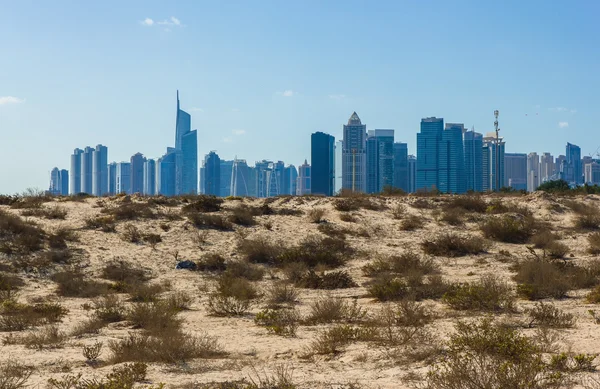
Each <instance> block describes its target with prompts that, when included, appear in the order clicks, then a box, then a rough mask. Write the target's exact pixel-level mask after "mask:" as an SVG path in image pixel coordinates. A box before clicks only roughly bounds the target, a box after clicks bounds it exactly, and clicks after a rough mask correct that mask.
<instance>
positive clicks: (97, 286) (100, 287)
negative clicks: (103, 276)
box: [51, 270, 110, 297]
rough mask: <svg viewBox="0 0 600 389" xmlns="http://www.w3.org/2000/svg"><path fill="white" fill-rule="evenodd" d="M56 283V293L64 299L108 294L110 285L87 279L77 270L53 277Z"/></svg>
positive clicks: (66, 271) (56, 274)
mask: <svg viewBox="0 0 600 389" xmlns="http://www.w3.org/2000/svg"><path fill="white" fill-rule="evenodd" d="M51 279H52V281H54V282H56V283H57V284H58V285H57V290H56V293H57V294H58V295H59V296H64V297H97V296H100V295H103V294H106V293H108V291H109V286H110V285H109V284H107V283H103V282H98V281H95V280H90V279H87V278H85V276H84V275H83V273H81V272H79V271H76V270H65V271H61V272H58V273H55V274H54V275H53V276H52V277H51Z"/></svg>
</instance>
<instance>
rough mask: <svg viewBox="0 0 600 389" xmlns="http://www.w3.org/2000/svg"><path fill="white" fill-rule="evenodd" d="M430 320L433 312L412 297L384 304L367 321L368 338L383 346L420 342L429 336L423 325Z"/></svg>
mask: <svg viewBox="0 0 600 389" xmlns="http://www.w3.org/2000/svg"><path fill="white" fill-rule="evenodd" d="M431 321H433V314H432V313H431V312H430V311H429V310H428V309H427V308H425V306H424V305H422V304H420V303H417V302H415V301H414V300H412V299H404V300H401V301H400V302H399V303H398V304H395V305H394V304H386V305H384V307H383V309H381V311H380V312H379V313H378V315H377V316H376V317H375V319H374V320H372V321H371V322H370V323H369V327H370V333H369V335H370V339H369V340H373V341H375V342H377V343H378V344H380V345H382V346H385V347H398V346H403V345H408V344H413V345H416V344H419V343H420V344H422V343H424V342H426V341H427V340H428V338H429V337H430V335H429V333H428V331H426V330H425V328H424V327H425V326H426V325H427V324H429V323H431Z"/></svg>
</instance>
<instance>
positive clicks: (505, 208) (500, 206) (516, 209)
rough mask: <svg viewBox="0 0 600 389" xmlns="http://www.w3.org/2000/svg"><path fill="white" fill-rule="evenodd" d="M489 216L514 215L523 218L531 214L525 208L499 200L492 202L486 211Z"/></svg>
mask: <svg viewBox="0 0 600 389" xmlns="http://www.w3.org/2000/svg"><path fill="white" fill-rule="evenodd" d="M486 213H489V214H494V215H497V214H502V213H516V214H519V215H523V216H532V215H533V214H532V213H531V211H530V210H529V208H527V206H521V205H519V204H516V203H513V202H505V201H502V200H500V199H498V200H494V201H492V202H491V203H490V204H489V205H488V207H487V210H486Z"/></svg>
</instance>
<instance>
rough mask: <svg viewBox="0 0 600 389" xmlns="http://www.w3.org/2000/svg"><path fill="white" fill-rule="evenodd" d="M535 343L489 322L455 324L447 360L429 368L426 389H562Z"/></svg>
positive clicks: (559, 377)
mask: <svg viewBox="0 0 600 389" xmlns="http://www.w3.org/2000/svg"><path fill="white" fill-rule="evenodd" d="M561 379H562V376H560V375H556V374H554V373H553V372H552V371H551V370H550V369H549V368H548V367H547V365H546V363H545V362H544V358H543V355H542V352H541V351H540V349H539V348H538V346H537V345H536V344H535V342H534V341H533V340H532V339H530V338H528V337H525V336H523V335H521V334H520V333H519V332H517V330H515V329H514V328H510V327H503V326H497V325H494V324H493V323H492V321H491V320H490V319H487V318H486V319H483V320H480V321H477V322H471V323H463V322H459V323H458V324H456V333H455V334H454V335H452V336H451V338H450V341H449V342H448V348H447V351H446V356H445V358H444V359H443V360H441V361H440V362H439V363H437V364H435V365H434V366H433V367H431V369H430V371H429V374H428V375H427V382H426V386H425V387H426V388H428V389H447V388H461V389H479V388H488V389H504V388H528V389H542V388H549V387H562V386H561Z"/></svg>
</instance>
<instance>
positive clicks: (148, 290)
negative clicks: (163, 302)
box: [125, 282, 165, 303]
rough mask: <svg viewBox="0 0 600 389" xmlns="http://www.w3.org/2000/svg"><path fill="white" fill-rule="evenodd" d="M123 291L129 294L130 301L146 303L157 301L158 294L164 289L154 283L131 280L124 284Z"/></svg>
mask: <svg viewBox="0 0 600 389" xmlns="http://www.w3.org/2000/svg"><path fill="white" fill-rule="evenodd" d="M125 291H126V292H127V293H129V295H130V296H131V299H130V300H131V301H133V302H145V303H148V302H154V301H157V300H158V297H159V295H160V294H161V293H162V292H164V291H165V287H164V286H163V285H161V284H156V283H153V284H146V283H143V282H132V283H130V284H126V285H125Z"/></svg>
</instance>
